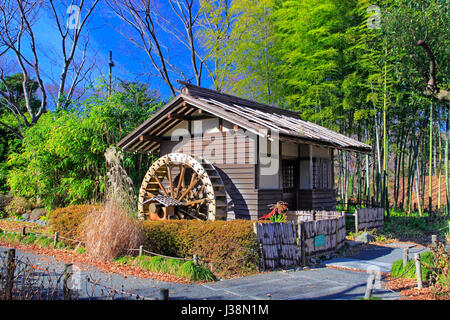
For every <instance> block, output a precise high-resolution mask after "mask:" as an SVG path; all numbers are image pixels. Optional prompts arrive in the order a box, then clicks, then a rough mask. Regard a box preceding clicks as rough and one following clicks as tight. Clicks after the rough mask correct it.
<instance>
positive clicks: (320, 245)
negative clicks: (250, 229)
mask: <svg viewBox="0 0 450 320" xmlns="http://www.w3.org/2000/svg"><path fill="white" fill-rule="evenodd" d="M288 217H289V219H291V221H289V222H287V223H256V222H255V223H254V230H255V234H256V239H257V241H258V245H259V253H260V258H261V259H260V263H261V269H262V270H267V269H276V268H285V267H292V266H298V265H306V264H307V260H308V258H311V257H316V256H322V255H327V254H330V253H333V252H336V251H337V250H338V249H339V248H340V247H341V246H342V245H343V244H344V241H345V236H346V232H345V216H344V214H343V213H340V212H325V211H316V212H306V211H298V212H289V213H288Z"/></svg>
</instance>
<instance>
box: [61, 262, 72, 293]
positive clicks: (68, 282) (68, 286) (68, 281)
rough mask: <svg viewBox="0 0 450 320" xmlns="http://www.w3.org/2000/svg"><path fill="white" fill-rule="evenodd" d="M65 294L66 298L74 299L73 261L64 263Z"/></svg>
mask: <svg viewBox="0 0 450 320" xmlns="http://www.w3.org/2000/svg"><path fill="white" fill-rule="evenodd" d="M63 294H64V300H71V299H72V264H71V263H66V264H65V265H64V276H63Z"/></svg>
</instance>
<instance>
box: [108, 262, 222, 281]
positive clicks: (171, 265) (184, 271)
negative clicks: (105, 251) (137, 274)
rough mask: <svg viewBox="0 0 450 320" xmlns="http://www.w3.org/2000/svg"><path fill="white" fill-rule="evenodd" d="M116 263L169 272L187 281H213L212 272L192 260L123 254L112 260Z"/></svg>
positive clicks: (152, 270) (214, 278)
mask: <svg viewBox="0 0 450 320" xmlns="http://www.w3.org/2000/svg"><path fill="white" fill-rule="evenodd" d="M114 262H116V263H120V264H125V265H134V266H138V267H140V268H142V269H144V270H148V271H151V272H159V273H166V274H171V275H174V276H177V277H180V278H183V279H187V280H189V281H208V282H209V281H214V280H216V277H215V276H214V274H213V273H212V272H211V271H209V270H208V269H206V268H205V267H203V266H199V265H195V264H194V262H192V261H183V260H179V259H170V258H164V257H159V256H155V257H148V256H138V257H136V258H133V257H131V256H123V257H119V258H117V259H115V260H114Z"/></svg>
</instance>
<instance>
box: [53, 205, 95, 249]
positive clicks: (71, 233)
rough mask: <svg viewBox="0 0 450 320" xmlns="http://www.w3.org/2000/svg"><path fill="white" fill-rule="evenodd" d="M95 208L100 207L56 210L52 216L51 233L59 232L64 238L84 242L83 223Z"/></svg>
mask: <svg viewBox="0 0 450 320" xmlns="http://www.w3.org/2000/svg"><path fill="white" fill-rule="evenodd" d="M95 208H98V206H94V205H76V206H70V207H67V208H59V209H56V210H55V211H53V212H52V213H51V214H50V219H49V221H50V222H49V226H50V230H51V232H58V234H59V235H61V236H63V237H66V238H70V239H74V240H82V241H83V240H84V235H83V223H84V222H85V220H86V217H87V215H88V213H89V212H91V211H93V210H94V209H95Z"/></svg>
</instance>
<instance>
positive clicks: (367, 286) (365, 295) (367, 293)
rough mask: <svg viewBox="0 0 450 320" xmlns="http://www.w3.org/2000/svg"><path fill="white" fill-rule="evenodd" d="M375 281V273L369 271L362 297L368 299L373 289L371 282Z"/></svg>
mask: <svg viewBox="0 0 450 320" xmlns="http://www.w3.org/2000/svg"><path fill="white" fill-rule="evenodd" d="M374 282H375V273H370V276H369V279H367V285H366V293H365V294H364V299H370V297H371V296H372V291H373V283H374Z"/></svg>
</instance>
